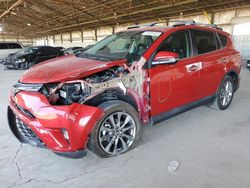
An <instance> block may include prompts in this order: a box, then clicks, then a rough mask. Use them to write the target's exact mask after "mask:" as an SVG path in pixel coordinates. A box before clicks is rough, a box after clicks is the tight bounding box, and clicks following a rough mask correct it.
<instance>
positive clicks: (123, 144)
mask: <svg viewBox="0 0 250 188" xmlns="http://www.w3.org/2000/svg"><path fill="white" fill-rule="evenodd" d="M119 139H120V141H121V143H122V148H123V150H125V149H127V144H126V143H125V141H124V140H123V138H122V137H120V138H119Z"/></svg>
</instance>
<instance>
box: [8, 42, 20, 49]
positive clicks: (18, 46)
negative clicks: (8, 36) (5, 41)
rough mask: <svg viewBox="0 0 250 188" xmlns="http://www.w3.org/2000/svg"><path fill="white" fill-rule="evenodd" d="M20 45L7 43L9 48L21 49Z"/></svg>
mask: <svg viewBox="0 0 250 188" xmlns="http://www.w3.org/2000/svg"><path fill="white" fill-rule="evenodd" d="M21 48H22V46H21V45H20V44H18V43H9V49H21Z"/></svg>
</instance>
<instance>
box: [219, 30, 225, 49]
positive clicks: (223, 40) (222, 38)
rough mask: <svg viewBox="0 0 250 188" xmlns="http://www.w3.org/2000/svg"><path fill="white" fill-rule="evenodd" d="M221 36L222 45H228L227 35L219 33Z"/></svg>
mask: <svg viewBox="0 0 250 188" xmlns="http://www.w3.org/2000/svg"><path fill="white" fill-rule="evenodd" d="M219 37H220V41H221V45H222V47H223V48H224V47H226V46H227V37H226V36H225V35H222V34H220V33H219Z"/></svg>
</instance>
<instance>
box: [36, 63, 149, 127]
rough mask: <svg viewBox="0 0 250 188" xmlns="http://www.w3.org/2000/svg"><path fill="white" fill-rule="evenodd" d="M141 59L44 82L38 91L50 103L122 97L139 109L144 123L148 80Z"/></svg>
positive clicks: (97, 102)
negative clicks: (89, 72)
mask: <svg viewBox="0 0 250 188" xmlns="http://www.w3.org/2000/svg"><path fill="white" fill-rule="evenodd" d="M143 63H145V59H144V58H141V60H140V61H138V62H136V63H135V64H134V65H133V66H131V67H127V66H126V65H125V66H115V67H112V68H109V69H107V70H104V71H101V72H98V73H96V74H93V75H90V76H87V77H85V78H84V79H77V80H73V81H65V82H61V83H59V84H46V85H44V86H43V88H42V89H41V92H42V93H43V94H44V95H45V96H46V97H47V98H48V100H49V102H50V104H53V105H70V104H73V103H79V104H87V105H90V106H98V105H100V104H101V103H102V102H104V101H107V100H122V101H125V102H127V103H129V104H131V105H132V106H133V107H134V108H136V110H137V111H138V112H139V116H140V118H141V119H142V121H143V122H144V123H146V122H147V121H148V119H149V111H150V106H149V100H148V99H149V83H148V82H147V72H146V71H145V70H143V69H142V66H141V65H142V64H143Z"/></svg>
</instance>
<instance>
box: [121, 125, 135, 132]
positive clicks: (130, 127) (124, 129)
mask: <svg viewBox="0 0 250 188" xmlns="http://www.w3.org/2000/svg"><path fill="white" fill-rule="evenodd" d="M133 128H134V127H133V126H132V125H129V126H128V127H125V128H123V129H122V132H126V131H127V130H129V129H133Z"/></svg>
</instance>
